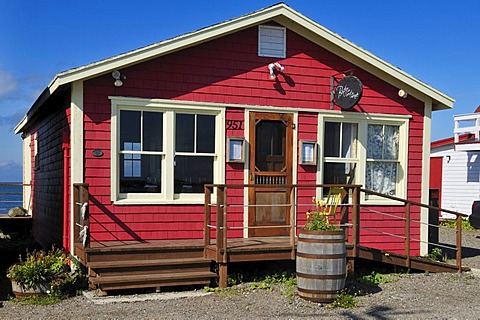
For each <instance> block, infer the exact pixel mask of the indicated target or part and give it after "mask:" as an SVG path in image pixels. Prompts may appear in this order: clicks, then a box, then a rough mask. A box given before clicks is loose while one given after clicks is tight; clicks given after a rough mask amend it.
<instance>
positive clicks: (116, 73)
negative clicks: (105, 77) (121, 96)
mask: <svg viewBox="0 0 480 320" xmlns="http://www.w3.org/2000/svg"><path fill="white" fill-rule="evenodd" d="M112 77H113V79H115V82H114V83H113V85H114V86H115V87H121V86H122V85H123V81H122V80H125V79H127V77H125V76H124V75H122V74H121V73H120V71H118V70H115V71H113V72H112Z"/></svg>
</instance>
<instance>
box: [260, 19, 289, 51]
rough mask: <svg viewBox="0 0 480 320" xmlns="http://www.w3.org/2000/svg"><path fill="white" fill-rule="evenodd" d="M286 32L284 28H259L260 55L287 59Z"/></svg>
mask: <svg viewBox="0 0 480 320" xmlns="http://www.w3.org/2000/svg"><path fill="white" fill-rule="evenodd" d="M286 42H287V41H286V31H285V28H284V27H276V26H258V55H259V56H260V57H274V58H285V56H286Z"/></svg>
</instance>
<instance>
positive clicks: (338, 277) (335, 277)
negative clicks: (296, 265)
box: [297, 272, 346, 280]
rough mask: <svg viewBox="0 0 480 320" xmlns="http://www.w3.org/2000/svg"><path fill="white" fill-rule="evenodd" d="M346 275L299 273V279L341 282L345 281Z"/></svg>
mask: <svg viewBox="0 0 480 320" xmlns="http://www.w3.org/2000/svg"><path fill="white" fill-rule="evenodd" d="M345 276H346V273H342V274H325V275H321V274H306V273H301V272H297V277H300V278H305V279H323V280H341V279H345Z"/></svg>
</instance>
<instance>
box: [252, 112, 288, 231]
mask: <svg viewBox="0 0 480 320" xmlns="http://www.w3.org/2000/svg"><path fill="white" fill-rule="evenodd" d="M249 136H250V147H249V148H250V152H249V155H250V159H249V164H250V165H249V184H255V185H256V186H255V187H252V188H249V192H248V196H249V211H248V224H249V227H257V228H249V229H248V230H249V232H248V235H249V236H280V235H288V234H289V229H288V227H281V226H286V225H288V224H289V223H290V214H291V213H290V207H289V206H287V204H288V202H289V194H288V188H286V187H285V186H283V185H288V184H292V158H293V115H292V114H281V113H264V112H251V113H250V127H249ZM269 227H270V228H269Z"/></svg>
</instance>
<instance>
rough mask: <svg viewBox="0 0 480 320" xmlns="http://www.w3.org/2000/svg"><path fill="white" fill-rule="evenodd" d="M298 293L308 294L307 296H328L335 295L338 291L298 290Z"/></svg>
mask: <svg viewBox="0 0 480 320" xmlns="http://www.w3.org/2000/svg"><path fill="white" fill-rule="evenodd" d="M298 291H299V292H304V293H309V294H316V295H319V294H325V295H328V294H336V293H337V291H338V290H335V289H332V290H330V291H329V290H315V289H313V290H312V289H304V288H298Z"/></svg>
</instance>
